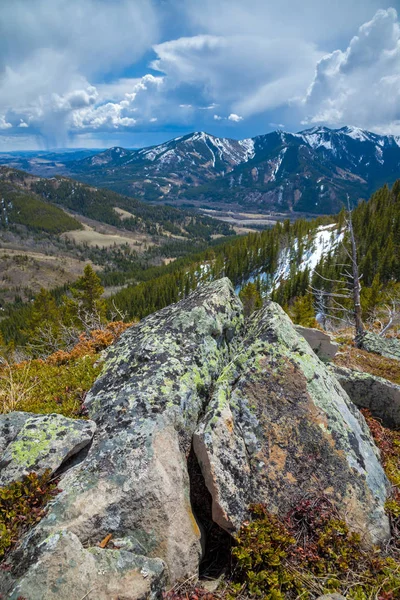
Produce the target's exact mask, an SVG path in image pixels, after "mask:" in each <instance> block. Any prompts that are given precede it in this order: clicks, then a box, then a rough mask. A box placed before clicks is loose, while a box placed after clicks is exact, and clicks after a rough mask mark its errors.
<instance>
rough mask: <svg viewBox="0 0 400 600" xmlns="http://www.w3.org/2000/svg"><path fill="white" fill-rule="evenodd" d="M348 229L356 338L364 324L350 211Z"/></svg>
mask: <svg viewBox="0 0 400 600" xmlns="http://www.w3.org/2000/svg"><path fill="white" fill-rule="evenodd" d="M349 231H350V239H351V256H352V261H351V262H352V267H353V299H354V320H355V325H356V337H357V338H358V337H359V336H361V335H362V334H363V333H364V325H363V322H362V317H361V298H360V292H361V283H360V275H359V272H358V263H357V246H356V240H355V237H354V231H353V222H352V220H351V211H350V213H349Z"/></svg>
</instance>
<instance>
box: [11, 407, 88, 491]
mask: <svg viewBox="0 0 400 600" xmlns="http://www.w3.org/2000/svg"><path fill="white" fill-rule="evenodd" d="M26 415H27V418H26ZM5 417H6V418H7V417H8V418H9V419H10V421H9V422H10V423H12V425H10V432H11V429H13V435H12V439H11V434H10V436H9V438H8V440H9V443H8V445H7V446H6V448H5V450H4V452H3V455H2V456H1V459H0V486H5V485H7V484H8V483H10V482H11V481H19V480H21V479H22V478H23V476H24V475H26V474H27V473H29V472H31V471H35V472H36V473H38V474H42V473H44V472H45V471H46V470H47V469H50V471H51V473H54V472H55V471H56V470H57V469H58V467H60V465H61V464H62V463H63V462H64V461H66V460H67V459H68V458H70V457H71V456H73V455H74V454H76V453H77V452H79V451H80V450H81V449H82V448H84V447H85V446H87V445H88V444H89V443H90V442H91V440H92V438H93V435H94V432H95V430H96V425H95V423H93V421H83V420H77V419H67V418H66V417H63V416H62V415H57V414H50V415H33V414H29V413H25V414H24V413H10V414H9V415H5ZM5 422H7V419H3V420H2V424H3V429H4V423H5ZM18 429H19V431H18V432H17V430H18ZM14 434H16V435H14Z"/></svg>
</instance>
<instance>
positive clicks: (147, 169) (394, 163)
mask: <svg viewBox="0 0 400 600" xmlns="http://www.w3.org/2000/svg"><path fill="white" fill-rule="evenodd" d="M66 168H67V171H68V173H69V174H70V175H73V176H74V177H76V178H78V179H80V180H83V181H85V182H87V183H92V184H96V185H99V186H104V187H108V188H110V189H113V190H115V191H117V192H119V193H124V194H126V195H131V196H134V197H139V198H142V199H144V200H147V201H161V202H164V203H172V204H176V205H182V204H183V205H188V204H189V205H190V204H191V205H193V206H199V205H201V206H206V205H210V204H211V205H213V206H218V205H219V206H221V205H223V206H224V207H226V206H227V205H229V206H236V207H238V206H239V207H242V208H243V207H247V208H250V209H258V210H272V211H288V212H291V211H296V212H310V213H317V214H329V213H333V212H336V211H338V210H340V208H341V207H342V205H343V203H345V202H346V200H347V195H348V196H349V199H350V202H351V203H352V204H353V205H355V204H357V202H358V200H359V199H361V198H363V199H366V198H368V197H369V195H370V194H371V193H372V192H374V191H375V190H376V189H378V188H379V187H380V186H381V185H383V184H384V183H388V184H391V183H393V182H394V181H395V180H396V179H397V178H398V177H399V175H400V137H396V136H389V135H388V136H383V135H378V134H375V133H372V132H369V131H365V130H362V129H358V128H356V127H343V128H341V129H329V128H327V127H314V128H312V129H307V130H305V131H301V132H299V133H288V132H284V131H274V132H271V133H268V134H266V135H259V136H256V137H254V138H247V139H243V140H233V139H228V138H219V137H215V136H212V135H210V134H207V133H204V132H195V133H193V134H189V135H186V136H181V137H177V138H175V139H173V140H170V141H169V142H166V143H164V144H160V145H157V146H152V147H149V148H143V149H140V150H128V149H125V148H121V147H114V148H110V149H108V150H106V151H103V152H100V153H98V154H95V155H94V156H88V157H86V158H83V159H81V160H76V161H70V162H69V163H68V165H67V166H66Z"/></svg>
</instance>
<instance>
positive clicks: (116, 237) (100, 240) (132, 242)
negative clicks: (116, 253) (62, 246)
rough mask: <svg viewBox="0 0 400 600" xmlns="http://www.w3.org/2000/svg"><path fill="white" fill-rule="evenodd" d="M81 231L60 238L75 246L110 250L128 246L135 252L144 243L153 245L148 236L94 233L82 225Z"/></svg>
mask: <svg viewBox="0 0 400 600" xmlns="http://www.w3.org/2000/svg"><path fill="white" fill-rule="evenodd" d="M83 226H84V229H83V230H76V231H67V232H66V233H63V234H62V235H61V237H67V238H69V239H72V240H73V241H74V242H75V243H76V244H88V246H99V247H100V248H110V247H111V246H114V245H117V246H122V245H124V244H128V245H129V246H133V247H135V248H136V250H138V249H140V248H141V246H142V245H144V244H145V243H146V244H147V246H151V245H153V244H152V243H151V241H150V239H149V237H148V236H145V235H142V234H135V235H130V234H128V233H127V234H126V235H124V234H118V233H102V232H100V231H95V230H94V229H93V228H92V227H90V226H89V225H86V224H84V225H83Z"/></svg>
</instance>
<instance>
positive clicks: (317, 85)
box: [303, 8, 400, 132]
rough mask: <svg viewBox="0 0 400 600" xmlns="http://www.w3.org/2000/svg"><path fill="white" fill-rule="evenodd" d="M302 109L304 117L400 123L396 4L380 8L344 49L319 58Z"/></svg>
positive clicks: (388, 125)
mask: <svg viewBox="0 0 400 600" xmlns="http://www.w3.org/2000/svg"><path fill="white" fill-rule="evenodd" d="M303 109H304V112H305V118H304V119H303V122H304V123H326V124H329V125H337V126H340V125H345V124H351V125H357V126H359V127H364V128H370V129H373V130H376V131H379V130H380V131H384V130H386V131H387V130H391V131H392V132H393V131H394V129H397V128H398V124H399V122H400V26H399V21H398V16H397V13H396V11H395V10H394V9H393V8H390V9H389V10H379V11H378V12H377V13H376V14H375V16H374V17H373V19H372V20H370V21H368V22H367V23H365V24H364V25H362V26H361V27H360V28H359V30H358V33H357V35H356V36H354V37H353V38H352V39H351V41H350V43H349V45H348V47H347V48H346V50H345V51H341V50H335V51H334V52H331V53H330V54H327V55H326V56H324V57H323V58H322V59H321V60H320V61H319V62H318V64H317V68H316V73H315V77H314V80H313V82H312V85H311V86H310V88H309V90H308V93H307V96H306V97H305V99H304V101H303Z"/></svg>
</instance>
